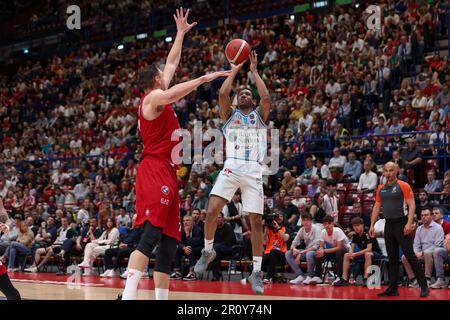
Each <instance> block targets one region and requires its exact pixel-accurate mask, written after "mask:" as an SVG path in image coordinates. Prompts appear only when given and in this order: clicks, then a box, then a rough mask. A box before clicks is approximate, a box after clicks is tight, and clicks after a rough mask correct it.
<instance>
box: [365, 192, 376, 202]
mask: <svg viewBox="0 0 450 320" xmlns="http://www.w3.org/2000/svg"><path fill="white" fill-rule="evenodd" d="M374 201H375V194H374V193H363V195H362V202H374Z"/></svg>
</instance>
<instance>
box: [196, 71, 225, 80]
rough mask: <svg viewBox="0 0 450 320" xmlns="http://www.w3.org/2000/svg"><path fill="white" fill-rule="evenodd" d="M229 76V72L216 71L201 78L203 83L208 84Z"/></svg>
mask: <svg viewBox="0 0 450 320" xmlns="http://www.w3.org/2000/svg"><path fill="white" fill-rule="evenodd" d="M230 74H231V70H227V71H217V72H213V73H209V74H205V75H204V76H202V81H203V82H210V81H213V80H215V79H217V78H220V77H228V76H229V75H230Z"/></svg>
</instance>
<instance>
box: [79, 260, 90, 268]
mask: <svg viewBox="0 0 450 320" xmlns="http://www.w3.org/2000/svg"><path fill="white" fill-rule="evenodd" d="M90 267H91V266H90V265H89V263H87V262H84V261H83V262H82V263H80V264H79V265H78V268H90Z"/></svg>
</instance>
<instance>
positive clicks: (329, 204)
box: [323, 181, 339, 223]
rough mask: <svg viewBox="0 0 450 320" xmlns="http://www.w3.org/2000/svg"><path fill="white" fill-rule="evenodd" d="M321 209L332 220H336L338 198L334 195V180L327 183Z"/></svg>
mask: <svg viewBox="0 0 450 320" xmlns="http://www.w3.org/2000/svg"><path fill="white" fill-rule="evenodd" d="M323 209H324V210H325V213H326V214H327V215H330V216H332V217H333V218H334V222H335V223H336V222H337V221H338V214H339V199H338V197H337V195H336V182H335V181H330V182H329V183H328V192H327V194H326V195H325V196H324V197H323Z"/></svg>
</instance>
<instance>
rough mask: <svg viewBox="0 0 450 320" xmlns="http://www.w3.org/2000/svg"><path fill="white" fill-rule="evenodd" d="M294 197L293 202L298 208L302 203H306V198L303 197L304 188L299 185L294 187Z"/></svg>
mask: <svg viewBox="0 0 450 320" xmlns="http://www.w3.org/2000/svg"><path fill="white" fill-rule="evenodd" d="M292 197H293V198H294V199H292V201H291V203H292V204H293V205H294V206H296V207H297V208H298V207H299V206H300V205H301V204H306V198H305V197H302V188H300V187H299V186H297V187H295V188H294V193H293V196H292Z"/></svg>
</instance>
